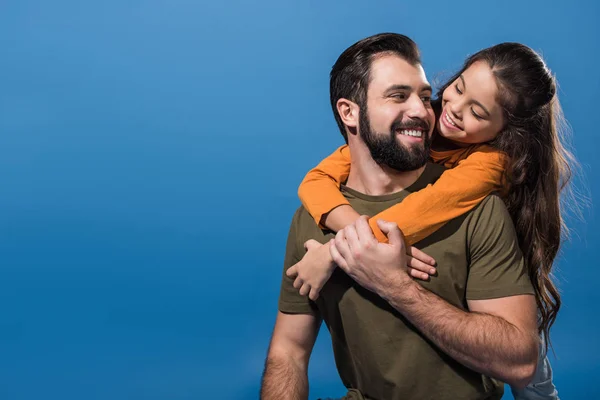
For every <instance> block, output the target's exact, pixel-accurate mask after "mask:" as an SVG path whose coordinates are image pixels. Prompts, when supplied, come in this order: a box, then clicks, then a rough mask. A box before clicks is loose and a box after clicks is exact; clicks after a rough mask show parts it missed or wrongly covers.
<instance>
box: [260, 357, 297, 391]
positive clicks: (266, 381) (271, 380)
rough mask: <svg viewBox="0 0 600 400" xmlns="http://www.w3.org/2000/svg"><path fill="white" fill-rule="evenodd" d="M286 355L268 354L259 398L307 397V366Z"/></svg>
mask: <svg viewBox="0 0 600 400" xmlns="http://www.w3.org/2000/svg"><path fill="white" fill-rule="evenodd" d="M301 364H302V363H300V362H296V361H295V360H294V359H293V358H292V357H288V356H269V357H267V361H266V363H265V372H264V374H263V379H262V386H261V389H260V399H261V400H306V399H308V376H307V368H306V367H304V366H302V365H301Z"/></svg>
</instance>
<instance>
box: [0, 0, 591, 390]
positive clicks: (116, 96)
mask: <svg viewBox="0 0 600 400" xmlns="http://www.w3.org/2000/svg"><path fill="white" fill-rule="evenodd" d="M498 3H500V2H498ZM502 3H503V4H502V5H489V4H488V2H483V1H458V2H447V1H427V2H425V1H422V2H417V1H413V2H399V1H378V2H366V1H357V0H347V1H343V2H342V1H331V2H325V1H316V0H303V1H300V0H298V1H275V0H263V1H259V2H242V1H222V2H216V1H206V2H202V1H191V0H187V1H185V0H171V1H166V0H163V1H157V0H145V1H141V0H137V1H116V0H104V1H98V2H90V1H88V2H83V1H74V0H72V1H65V0H55V1H52V2H50V1H32V0H20V1H8V0H3V1H2V2H0V49H1V50H2V53H1V55H0V310H1V313H0V398H1V399H6V400H16V399H61V400H70V399H77V400H81V399H86V400H92V399H115V400H117V399H175V400H179V399H204V398H215V399H254V398H257V397H258V396H257V393H258V388H259V382H260V375H261V371H262V365H263V361H264V356H265V352H266V348H267V345H268V340H269V336H270V333H271V329H272V326H273V322H274V317H275V314H276V300H277V295H278V287H279V280H280V276H281V263H282V260H283V253H284V243H285V239H286V235H287V230H288V227H289V222H290V219H291V216H292V214H293V212H294V210H295V208H296V207H297V206H298V204H299V203H298V200H297V198H296V189H297V185H298V183H299V182H300V180H301V178H302V176H303V175H304V173H305V172H306V171H307V170H308V168H309V167H311V166H313V165H314V164H316V162H317V161H318V160H320V159H321V158H322V157H324V156H325V155H326V154H328V153H329V152H331V151H332V150H333V149H334V148H335V147H336V146H338V145H339V144H340V143H341V142H342V139H341V136H340V134H339V132H338V131H337V127H336V125H335V122H334V119H333V117H332V114H331V110H330V108H329V104H328V74H329V70H330V68H331V66H332V65H333V63H334V61H335V59H336V58H337V56H338V55H339V54H340V53H341V52H342V51H343V50H344V49H345V48H346V47H347V46H349V45H350V44H352V43H354V42H355V41H357V40H359V39H361V38H363V37H365V36H368V35H371V34H375V33H378V32H383V31H396V32H400V33H404V34H407V35H409V36H411V37H412V38H413V39H415V41H416V42H417V43H418V44H419V45H420V47H421V50H422V53H423V59H424V66H425V68H426V71H427V72H428V76H429V78H430V80H431V81H432V82H434V83H435V82H436V81H438V82H441V81H443V78H444V77H448V76H449V75H450V73H452V72H454V71H455V70H456V69H457V68H458V67H459V66H460V64H461V63H462V61H463V60H464V58H465V57H466V56H467V55H468V54H471V53H473V52H475V51H477V50H479V49H481V48H484V47H487V46H490V45H493V44H495V43H498V42H501V41H520V42H523V43H525V44H528V45H530V46H532V47H533V48H534V49H536V50H539V51H541V52H542V53H543V55H544V57H545V59H546V60H547V62H548V64H549V66H550V67H551V68H552V69H553V71H554V72H555V73H556V75H557V77H558V79H559V82H560V85H561V90H560V97H561V101H562V103H563V106H564V110H565V114H566V116H567V118H568V120H569V121H570V123H571V126H572V128H573V132H574V136H573V142H574V146H575V150H576V154H577V156H578V158H579V160H580V161H581V163H582V165H583V168H582V170H583V173H584V175H585V176H584V178H583V179H581V178H580V179H579V180H578V187H579V188H580V190H583V191H584V192H585V186H584V185H583V184H586V185H587V187H588V188H589V190H588V193H587V196H588V198H591V199H593V198H595V197H597V196H598V193H597V191H598V189H597V187H595V185H594V183H595V182H596V181H597V180H598V171H599V170H600V169H599V167H600V165H599V161H598V159H599V158H598V157H597V156H594V154H595V153H596V150H595V148H594V147H593V146H594V145H593V138H595V137H596V136H597V129H596V127H597V125H598V123H597V121H598V119H597V118H598V113H597V112H595V111H594V109H595V107H596V105H597V104H596V102H595V101H594V100H595V98H594V97H593V96H594V95H596V96H597V93H598V92H599V90H600V78H599V74H598V62H599V61H600V60H599V58H598V49H599V39H600V32H599V30H600V28H599V27H598V26H599V24H598V20H599V17H600V6H599V5H598V3H597V2H593V1H571V2H567V1H563V2H561V3H560V4H558V3H557V4H554V3H553V2H549V1H546V0H536V1H523V0H511V1H508V0H507V1H504V2H502ZM584 194H585V193H584ZM568 222H569V225H570V226H571V227H572V228H574V236H573V239H572V240H571V241H570V242H569V243H568V244H567V245H566V246H565V247H564V251H563V253H562V256H561V258H560V261H559V263H558V279H559V281H560V285H561V288H562V293H563V300H564V308H563V309H562V311H561V313H560V316H559V319H558V322H557V323H556V325H555V328H554V330H553V339H554V344H555V350H556V354H557V357H558V358H552V362H553V365H554V369H555V375H556V376H555V381H556V384H557V385H558V388H559V390H560V393H561V394H562V397H563V398H564V399H571V398H586V399H591V398H600V388H599V386H598V383H597V378H598V373H599V372H600V361H599V359H600V343H599V340H598V336H599V335H598V333H597V331H598V329H599V328H600V323H599V321H598V318H597V315H598V312H597V305H598V304H599V302H600V290H598V285H597V282H596V279H595V278H596V275H595V273H596V271H597V267H598V263H597V261H596V253H595V252H594V251H593V250H594V249H595V245H597V244H598V233H597V232H596V230H595V229H593V228H594V227H595V226H596V225H597V218H596V216H595V215H594V207H593V205H592V206H589V207H587V208H584V210H583V220H578V219H576V218H574V217H569V219H568ZM322 333H323V335H321V337H320V338H319V341H318V343H317V346H316V349H315V352H314V355H313V358H312V364H311V368H310V381H311V398H314V397H316V396H327V395H329V396H334V395H341V394H343V393H344V390H343V387H342V386H341V383H340V381H339V378H338V376H337V372H336V370H335V367H334V364H333V358H332V354H331V351H330V344H329V342H328V340H329V338H328V335H327V333H326V331H325V332H322ZM432 384H435V383H432ZM506 398H510V395H509V394H507V395H506Z"/></svg>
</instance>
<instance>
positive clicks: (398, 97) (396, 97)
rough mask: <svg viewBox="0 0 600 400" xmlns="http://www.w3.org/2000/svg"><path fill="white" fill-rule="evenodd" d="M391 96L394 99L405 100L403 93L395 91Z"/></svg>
mask: <svg viewBox="0 0 600 400" xmlns="http://www.w3.org/2000/svg"><path fill="white" fill-rule="evenodd" d="M392 97H393V98H395V99H399V100H405V99H406V95H405V94H404V93H396V94H393V95H392Z"/></svg>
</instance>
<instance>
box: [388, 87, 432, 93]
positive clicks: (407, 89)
mask: <svg viewBox="0 0 600 400" xmlns="http://www.w3.org/2000/svg"><path fill="white" fill-rule="evenodd" d="M396 90H406V91H409V92H411V91H412V90H413V87H412V86H410V85H392V86H390V87H389V88H387V89H386V91H385V94H390V93H391V92H393V91H396ZM425 91H430V92H431V91H432V89H431V85H425V86H423V87H422V88H421V92H425Z"/></svg>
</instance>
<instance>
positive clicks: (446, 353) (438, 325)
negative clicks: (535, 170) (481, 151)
mask: <svg viewBox="0 0 600 400" xmlns="http://www.w3.org/2000/svg"><path fill="white" fill-rule="evenodd" d="M430 97H431V87H430V86H429V84H428V83H427V80H426V78H425V73H424V71H423V68H422V67H421V64H420V56H419V52H418V49H417V47H416V45H415V43H414V42H413V41H412V40H410V39H409V38H407V37H405V36H402V35H396V34H381V35H376V36H373V37H369V38H366V39H364V40H361V41H360V42H358V43H356V44H354V45H353V46H351V47H350V48H348V49H347V50H346V51H345V52H344V53H342V55H341V56H340V57H339V59H338V60H337V62H336V64H335V65H334V67H333V69H332V73H331V100H332V105H333V107H334V113H335V115H336V120H337V121H338V125H339V126H340V129H341V131H342V135H344V137H345V138H346V141H347V143H348V145H349V147H350V151H351V153H352V167H351V173H350V176H349V178H348V181H347V185H346V186H345V187H344V188H343V191H344V194H345V196H346V197H347V198H348V199H349V201H350V203H351V204H352V206H353V207H354V208H355V209H356V210H357V211H359V212H360V213H362V214H365V215H374V214H376V213H378V212H379V211H381V210H383V209H385V208H388V207H390V206H391V205H392V204H395V203H398V202H400V201H402V199H403V198H404V197H406V196H407V195H408V194H409V193H411V192H414V191H417V190H420V189H422V188H424V187H426V186H427V185H428V184H430V183H432V182H434V181H435V180H436V179H437V178H438V177H439V176H440V175H441V173H442V172H443V170H442V167H439V166H436V165H433V164H427V155H428V152H429V145H430V140H431V137H430V135H431V133H432V130H433V126H434V119H435V116H434V113H433V111H432V109H431V105H430ZM384 132H387V133H384ZM365 193H368V195H367V194H365ZM380 228H381V229H382V231H384V232H385V233H387V234H388V237H389V239H390V243H389V244H379V243H377V242H376V241H375V240H374V238H373V237H372V232H371V231H370V228H369V226H368V224H367V222H366V220H365V219H362V220H359V221H358V222H357V223H356V225H355V227H351V228H350V229H344V230H343V231H342V234H338V237H336V239H335V242H334V244H333V245H332V253H333V254H334V259H335V261H336V262H338V265H339V266H340V268H338V269H336V270H335V271H334V273H333V275H332V276H331V278H330V279H329V281H328V282H327V284H326V285H325V287H324V288H323V289H322V291H321V293H320V297H319V298H318V300H317V301H311V300H310V299H309V298H308V297H307V296H303V295H300V294H299V293H298V290H297V289H296V288H294V286H293V279H291V278H289V277H288V276H287V275H286V274H285V272H284V274H283V281H282V286H281V295H280V300H279V313H278V316H277V321H276V323H275V329H274V332H273V337H272V340H271V345H270V348H269V353H268V356H267V360H266V364H265V372H264V376H263V385H262V388H261V398H262V399H264V400H270V399H277V400H283V399H306V398H307V396H308V381H307V369H308V361H309V358H310V353H311V351H312V347H313V345H314V342H315V339H316V335H317V333H318V329H319V326H320V324H321V321H322V320H324V321H325V323H326V324H327V326H328V328H329V331H330V333H331V338H332V344H333V348H334V354H335V359H336V364H337V367H338V372H339V373H340V377H341V379H342V382H343V383H344V385H345V386H346V387H347V388H348V389H349V391H348V394H347V396H346V397H345V398H346V399H367V400H369V399H373V400H387V399H392V400H393V399H499V398H501V397H502V394H503V385H502V384H501V383H500V382H498V381H496V380H495V379H492V378H496V379H499V380H502V381H504V382H507V383H510V384H511V385H513V386H517V387H523V386H525V385H526V384H527V382H528V381H529V380H530V379H531V377H532V375H533V373H534V371H535V369H536V362H537V349H538V339H537V332H536V305H535V299H534V297H533V296H532V294H533V289H532V287H531V284H530V282H529V280H528V277H527V274H526V270H525V267H524V264H523V257H522V254H521V252H520V251H519V248H518V243H517V238H516V236H515V232H514V227H513V226H512V222H511V219H510V216H509V215H508V212H507V211H506V208H505V206H504V204H503V202H502V201H501V200H500V199H499V198H498V197H496V196H490V197H488V198H487V199H486V200H484V201H483V202H482V204H481V205H480V206H479V207H477V208H475V209H474V210H473V211H471V212H469V213H467V214H465V215H464V216H462V217H460V218H457V219H455V220H453V221H451V222H450V223H448V224H447V225H446V226H444V227H443V228H441V229H440V230H439V231H437V232H436V233H434V234H433V235H431V236H430V237H428V238H427V239H425V240H424V241H422V242H421V243H420V246H421V247H422V250H423V251H425V252H426V253H427V254H429V255H431V256H433V258H435V259H436V260H437V264H438V268H437V269H438V276H436V277H434V278H433V279H431V280H430V281H428V282H420V283H418V282H416V281H414V280H413V279H411V278H410V277H409V276H408V274H407V272H406V269H405V268H399V267H398V265H405V264H406V254H405V253H406V249H405V248H404V242H403V240H402V237H401V233H400V231H399V230H398V228H397V226H396V225H394V224H390V223H386V222H383V221H382V222H380ZM332 238H333V235H332V234H326V233H324V232H322V231H321V230H320V229H319V228H318V226H317V225H316V224H315V222H314V220H313V219H312V218H311V217H310V216H309V215H308V213H307V212H306V211H305V210H304V209H303V208H300V209H299V210H298V211H297V212H296V214H295V215H294V218H293V220H292V225H291V228H290V233H289V237H288V243H287V248H286V257H285V263H284V264H285V265H284V271H286V270H287V269H288V268H290V267H291V266H292V265H294V264H295V263H297V262H298V261H299V260H300V259H301V258H302V256H303V255H304V253H305V252H306V250H305V249H304V247H303V243H305V242H306V241H307V240H309V239H316V240H317V241H319V242H321V243H325V242H327V241H328V240H330V239H332ZM489 377H492V378H489Z"/></svg>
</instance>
